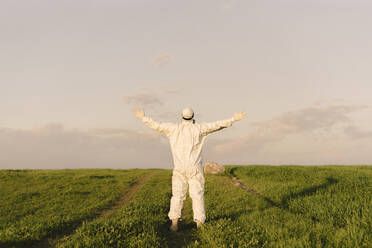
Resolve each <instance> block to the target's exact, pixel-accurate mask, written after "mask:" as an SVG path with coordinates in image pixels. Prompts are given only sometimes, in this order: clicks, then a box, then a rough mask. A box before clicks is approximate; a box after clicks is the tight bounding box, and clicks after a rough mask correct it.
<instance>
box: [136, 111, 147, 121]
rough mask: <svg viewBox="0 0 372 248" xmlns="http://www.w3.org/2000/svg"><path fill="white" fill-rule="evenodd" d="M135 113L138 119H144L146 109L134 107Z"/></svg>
mask: <svg viewBox="0 0 372 248" xmlns="http://www.w3.org/2000/svg"><path fill="white" fill-rule="evenodd" d="M133 114H134V116H136V117H137V118H138V119H141V120H142V119H143V117H145V111H144V110H143V109H141V110H139V109H133Z"/></svg>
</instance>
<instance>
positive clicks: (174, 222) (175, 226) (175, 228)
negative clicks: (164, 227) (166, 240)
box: [169, 219, 178, 232]
mask: <svg viewBox="0 0 372 248" xmlns="http://www.w3.org/2000/svg"><path fill="white" fill-rule="evenodd" d="M169 230H171V231H173V232H177V231H178V219H173V220H172V225H171V226H170V228H169Z"/></svg>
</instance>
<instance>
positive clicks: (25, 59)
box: [0, 0, 372, 169]
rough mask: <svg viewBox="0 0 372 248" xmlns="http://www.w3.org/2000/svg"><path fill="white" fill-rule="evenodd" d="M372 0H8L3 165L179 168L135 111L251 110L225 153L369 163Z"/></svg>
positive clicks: (1, 75) (1, 9) (0, 14)
mask: <svg viewBox="0 0 372 248" xmlns="http://www.w3.org/2000/svg"><path fill="white" fill-rule="evenodd" d="M371 13H372V2H371V1H369V0H355V1H346V0H312V1H306V0H280V1H279V0H259V1H258V0H244V1H243V0H213V1H212V0H204V1H194V0H190V1H171V0H159V1H150V0H146V1H144V0H135V1H134V0H133V1H132V0H124V1H123V0H120V1H119V0H107V1H98V0H89V1H88V0H81V1H69V0H63V1H56V0H27V1H26V0H21V1H11V0H2V1H1V2H0V37H1V38H0V54H1V55H0V114H1V115H0V169H35V168H37V169H61V168H117V169H126V168H167V169H170V168H172V158H171V153H170V149H169V144H168V141H167V139H166V138H165V137H163V136H162V135H161V134H158V133H156V132H154V131H153V130H150V129H149V128H147V127H146V126H144V125H143V124H142V123H141V121H139V120H138V119H136V118H134V116H133V114H132V112H131V110H132V109H133V108H144V109H145V113H146V115H148V116H150V117H152V118H154V119H155V120H158V121H172V122H179V121H180V113H181V111H182V109H183V108H184V107H191V108H193V109H194V111H195V119H196V121H197V122H209V121H217V120H221V119H226V118H230V117H232V116H233V114H234V111H237V110H241V111H245V112H246V113H247V119H245V120H243V121H240V122H236V123H234V124H233V126H232V127H230V128H228V129H224V130H222V131H220V132H218V133H214V134H212V135H211V136H210V137H208V138H207V142H206V146H205V149H204V153H203V155H204V161H214V162H217V163H220V164H241V165H245V164H270V165H328V164H342V165H359V164H372V155H371V152H370V151H371V150H372V126H371V124H372V98H371V95H372V70H371V65H372V32H370V27H371V26H372V15H371Z"/></svg>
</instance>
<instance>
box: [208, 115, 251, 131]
mask: <svg viewBox="0 0 372 248" xmlns="http://www.w3.org/2000/svg"><path fill="white" fill-rule="evenodd" d="M245 118H246V115H245V113H244V112H235V114H234V117H232V118H230V119H226V120H222V121H216V122H209V123H202V124H201V133H202V135H208V134H210V133H213V132H216V131H219V130H221V129H224V128H226V127H230V126H231V125H232V124H233V122H235V121H240V120H243V119H245Z"/></svg>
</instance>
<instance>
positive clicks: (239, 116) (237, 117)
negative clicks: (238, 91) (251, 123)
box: [234, 111, 246, 121]
mask: <svg viewBox="0 0 372 248" xmlns="http://www.w3.org/2000/svg"><path fill="white" fill-rule="evenodd" d="M245 118H246V115H245V113H244V112H237V111H235V114H234V121H240V120H243V119H245Z"/></svg>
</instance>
